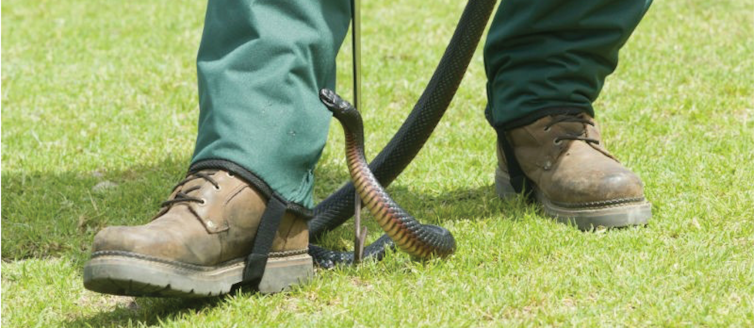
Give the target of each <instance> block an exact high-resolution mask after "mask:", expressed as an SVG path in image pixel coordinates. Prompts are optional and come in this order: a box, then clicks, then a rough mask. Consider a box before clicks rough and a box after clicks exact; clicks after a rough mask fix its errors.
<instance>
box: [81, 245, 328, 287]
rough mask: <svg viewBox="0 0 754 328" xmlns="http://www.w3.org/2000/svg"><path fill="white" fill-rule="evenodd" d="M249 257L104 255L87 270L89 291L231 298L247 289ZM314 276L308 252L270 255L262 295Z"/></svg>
mask: <svg viewBox="0 0 754 328" xmlns="http://www.w3.org/2000/svg"><path fill="white" fill-rule="evenodd" d="M244 267H245V261H244V259H243V258H239V259H236V260H232V261H228V262H225V263H223V264H221V265H217V266H198V265H192V264H186V263H181V262H176V261H167V260H162V259H158V258H153V257H149V256H145V255H141V254H136V253H130V252H119V251H103V252H95V253H94V254H92V259H91V260H89V262H88V263H87V264H86V266H84V287H86V289H88V290H91V291H95V292H99V293H105V294H113V295H123V296H153V297H209V296H217V295H222V294H227V293H229V292H230V291H231V289H233V288H235V287H238V286H240V285H241V281H242V277H243V271H244ZM313 276H314V266H313V263H312V258H311V256H309V255H308V254H306V253H304V254H298V255H292V256H285V257H270V258H269V259H268V260H267V266H266V267H265V270H264V275H263V276H262V280H261V282H260V284H259V288H258V291H259V292H260V293H263V294H270V293H278V292H282V291H286V290H288V289H290V287H291V286H294V285H297V284H302V283H305V282H306V281H308V280H309V279H311V277H313Z"/></svg>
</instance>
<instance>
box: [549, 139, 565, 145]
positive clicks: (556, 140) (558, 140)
mask: <svg viewBox="0 0 754 328" xmlns="http://www.w3.org/2000/svg"><path fill="white" fill-rule="evenodd" d="M552 143H554V144H555V145H556V146H560V144H562V143H563V140H562V139H558V138H555V140H553V141H552Z"/></svg>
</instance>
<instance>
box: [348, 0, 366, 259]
mask: <svg viewBox="0 0 754 328" xmlns="http://www.w3.org/2000/svg"><path fill="white" fill-rule="evenodd" d="M351 24H352V25H351V48H352V57H353V58H352V61H353V104H354V106H355V107H356V109H357V110H361V109H362V108H361V0H351ZM354 197H355V202H354V203H355V204H356V208H355V209H354V226H355V228H356V234H355V237H354V241H353V243H354V248H353V263H354V264H358V263H359V262H361V259H362V257H363V256H364V244H365V243H366V238H367V227H363V228H362V227H361V197H359V193H358V192H357V193H354Z"/></svg>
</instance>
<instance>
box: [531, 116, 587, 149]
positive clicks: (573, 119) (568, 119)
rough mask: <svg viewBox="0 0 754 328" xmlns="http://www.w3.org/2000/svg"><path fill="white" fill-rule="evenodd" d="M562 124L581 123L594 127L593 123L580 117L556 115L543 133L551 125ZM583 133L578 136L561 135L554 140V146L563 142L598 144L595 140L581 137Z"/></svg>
mask: <svg viewBox="0 0 754 328" xmlns="http://www.w3.org/2000/svg"><path fill="white" fill-rule="evenodd" d="M563 122H575V123H583V124H589V125H591V126H594V123H592V122H590V121H589V120H587V119H585V118H583V117H580V116H575V115H558V116H555V117H553V119H552V121H551V122H550V123H549V124H547V125H546V126H545V131H548V130H550V127H552V126H553V125H555V124H558V123H563ZM585 133H586V129H584V131H582V132H581V133H580V134H579V135H570V134H566V135H561V136H558V137H557V138H555V141H554V142H555V143H556V144H559V143H560V142H561V141H563V140H581V141H585V142H587V143H595V144H599V143H600V141H599V140H597V139H592V138H587V137H582V135H584V134H585Z"/></svg>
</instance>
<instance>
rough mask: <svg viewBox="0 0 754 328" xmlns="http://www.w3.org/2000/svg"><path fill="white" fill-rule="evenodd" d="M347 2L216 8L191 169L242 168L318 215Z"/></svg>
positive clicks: (203, 54) (205, 42)
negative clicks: (213, 163) (326, 94)
mask: <svg viewBox="0 0 754 328" xmlns="http://www.w3.org/2000/svg"><path fill="white" fill-rule="evenodd" d="M349 21H350V4H349V1H348V0H316V1H292V0H256V1H253V0H246V1H242V0H233V1H230V0H226V1H220V0H210V1H209V3H208V7H207V14H206V18H205V25H204V33H203V35H202V41H201V45H200V47H199V53H198V56H197V71H198V80H199V102H200V115H199V130H198V137H197V140H196V149H195V152H194V156H193V159H192V165H195V164H197V163H201V162H207V161H208V160H215V159H219V160H223V161H229V162H232V163H235V164H237V165H239V166H241V167H242V168H244V169H246V170H248V171H250V172H251V173H252V174H254V175H255V176H256V177H258V178H261V179H262V180H263V181H264V182H266V183H267V184H268V185H269V187H270V188H271V189H272V190H273V191H274V192H277V193H278V194H280V195H282V196H283V197H284V198H286V199H287V200H288V201H290V202H294V203H298V204H301V205H304V206H306V207H311V206H312V196H311V194H312V185H313V182H314V181H313V174H312V171H313V169H314V166H315V164H316V162H317V160H318V159H319V157H320V155H321V152H322V149H323V147H324V144H325V141H326V138H327V130H328V125H329V121H330V117H331V114H330V113H329V111H328V110H327V109H325V107H324V106H323V105H322V104H321V103H320V101H319V99H318V90H319V89H320V88H325V87H326V88H334V85H335V57H336V55H337V52H338V49H339V47H340V45H341V43H342V42H343V39H344V38H345V35H346V33H347V31H348V23H349Z"/></svg>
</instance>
